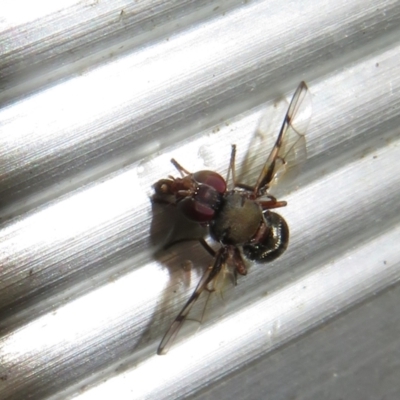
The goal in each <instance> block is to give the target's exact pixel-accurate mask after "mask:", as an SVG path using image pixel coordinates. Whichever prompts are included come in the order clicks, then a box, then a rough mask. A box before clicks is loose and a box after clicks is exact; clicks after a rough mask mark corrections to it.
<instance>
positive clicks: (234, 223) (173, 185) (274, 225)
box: [153, 82, 311, 354]
mask: <svg viewBox="0 0 400 400" xmlns="http://www.w3.org/2000/svg"><path fill="white" fill-rule="evenodd" d="M310 118H311V99H310V93H309V90H308V88H307V85H306V83H305V82H301V83H300V84H299V86H298V87H297V89H296V91H295V93H294V95H293V97H292V100H291V102H290V104H289V107H288V109H287V112H286V115H285V117H284V120H283V123H282V126H281V129H280V131H279V134H278V136H277V139H276V141H275V144H274V146H273V147H272V150H271V152H270V153H269V156H268V158H267V160H266V162H265V164H264V166H263V168H262V170H261V173H260V174H259V176H258V179H257V181H256V183H255V185H254V186H253V185H248V184H243V183H239V182H237V180H236V175H235V157H236V146H235V145H232V151H231V158H230V163H229V168H228V174H227V178H226V179H224V178H223V177H222V176H221V175H219V174H218V173H217V172H214V171H208V170H204V171H198V172H195V173H191V172H189V171H187V170H186V169H185V168H183V167H182V166H181V165H180V164H179V163H178V162H177V161H176V160H175V159H172V160H171V162H172V164H173V165H174V167H175V168H176V169H177V170H178V172H179V173H180V175H181V176H180V177H177V178H174V177H172V176H170V177H168V178H167V179H161V180H159V181H158V182H156V183H155V185H154V191H155V193H154V196H153V200H154V201H157V202H165V203H170V204H173V205H174V206H176V207H177V208H178V209H179V210H180V212H181V213H182V214H183V215H184V216H185V217H186V218H188V219H189V220H191V221H194V222H197V223H199V224H201V225H205V226H208V228H209V233H210V236H211V237H212V238H213V239H214V240H215V241H216V242H218V243H219V244H220V248H219V249H218V250H217V251H215V250H214V249H212V248H211V247H210V246H209V245H208V243H207V242H206V241H205V240H204V239H199V241H200V243H201V244H202V246H203V247H204V248H205V249H206V250H207V251H208V252H209V253H210V254H211V255H212V256H213V263H212V264H211V265H210V266H209V267H208V268H207V269H206V271H205V272H204V274H203V276H202V278H201V279H200V282H199V283H198V285H197V287H196V289H195V291H194V292H193V294H192V295H191V296H190V298H189V300H188V301H187V302H186V304H185V305H184V307H183V308H182V310H181V311H180V313H179V314H178V316H177V317H176V318H175V320H174V321H173V322H172V324H171V326H170V327H169V329H168V330H167V332H166V333H165V335H164V337H163V339H162V340H161V343H160V345H159V347H158V350H157V354H165V353H166V352H167V351H168V350H169V348H170V346H171V344H172V343H173V341H174V339H175V337H176V335H177V334H178V332H179V330H180V328H181V327H182V325H183V324H184V322H185V321H186V320H187V319H188V315H189V313H190V311H191V309H192V307H193V305H194V304H195V302H196V301H197V300H198V298H199V297H200V295H201V294H202V293H203V292H205V291H208V292H212V291H213V290H215V283H216V281H217V278H218V276H219V275H220V274H221V272H222V270H223V268H225V267H228V268H229V269H230V270H231V271H232V272H233V276H234V281H235V284H236V279H237V275H238V274H239V275H246V274H247V267H246V263H245V259H248V260H251V261H255V262H259V263H266V262H270V261H273V260H275V259H276V258H277V257H279V256H280V255H281V254H282V253H283V252H284V251H285V250H286V248H287V246H288V243H289V227H288V225H287V223H286V221H285V220H284V219H283V218H282V217H281V216H280V215H279V214H277V213H276V212H274V211H271V210H274V209H276V208H279V207H284V206H286V204H287V203H286V201H278V200H277V199H276V198H275V197H274V196H272V195H271V194H269V192H268V191H269V189H270V187H271V185H272V184H274V183H275V182H276V181H277V180H278V178H279V177H280V176H281V175H282V174H283V172H285V170H286V169H288V168H290V167H291V164H293V163H296V157H297V156H296V154H297V153H298V151H299V149H302V148H303V149H305V131H306V129H307V125H308V123H309V120H310ZM230 176H231V178H232V181H233V185H232V189H228V182H229V178H230Z"/></svg>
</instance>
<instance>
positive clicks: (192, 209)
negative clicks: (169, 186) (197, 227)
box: [178, 197, 215, 222]
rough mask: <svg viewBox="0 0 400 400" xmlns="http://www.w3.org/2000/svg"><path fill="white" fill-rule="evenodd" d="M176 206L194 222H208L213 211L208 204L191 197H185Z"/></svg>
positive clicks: (211, 217)
mask: <svg viewBox="0 0 400 400" xmlns="http://www.w3.org/2000/svg"><path fill="white" fill-rule="evenodd" d="M178 208H179V209H180V210H181V212H182V213H183V214H184V215H185V217H186V218H188V219H190V220H191V221H195V222H209V221H211V220H212V219H213V217H214V214H215V211H214V210H213V209H212V208H211V207H210V206H209V205H208V204H203V203H200V202H199V201H197V200H195V199H194V198H193V197H186V198H184V199H183V200H181V201H180V202H179V203H178Z"/></svg>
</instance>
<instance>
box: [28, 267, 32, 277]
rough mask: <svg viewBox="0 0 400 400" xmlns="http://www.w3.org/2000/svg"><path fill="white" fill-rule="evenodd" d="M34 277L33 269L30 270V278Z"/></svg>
mask: <svg viewBox="0 0 400 400" xmlns="http://www.w3.org/2000/svg"><path fill="white" fill-rule="evenodd" d="M32 275H33V268H31V269H30V270H29V276H32Z"/></svg>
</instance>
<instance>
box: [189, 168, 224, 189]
mask: <svg viewBox="0 0 400 400" xmlns="http://www.w3.org/2000/svg"><path fill="white" fill-rule="evenodd" d="M193 178H194V179H195V180H196V182H198V183H204V184H205V185H208V186H211V187H212V188H213V189H215V190H216V191H217V192H218V193H221V194H223V193H225V192H226V182H225V179H224V178H223V177H222V176H221V175H219V174H217V173H216V172H214V171H198V172H195V173H194V174H193Z"/></svg>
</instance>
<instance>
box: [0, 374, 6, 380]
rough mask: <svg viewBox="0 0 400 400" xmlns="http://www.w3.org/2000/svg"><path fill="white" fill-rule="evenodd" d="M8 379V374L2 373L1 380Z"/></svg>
mask: <svg viewBox="0 0 400 400" xmlns="http://www.w3.org/2000/svg"><path fill="white" fill-rule="evenodd" d="M7 379H8V376H7V375H0V380H1V381H6V380H7Z"/></svg>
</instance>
